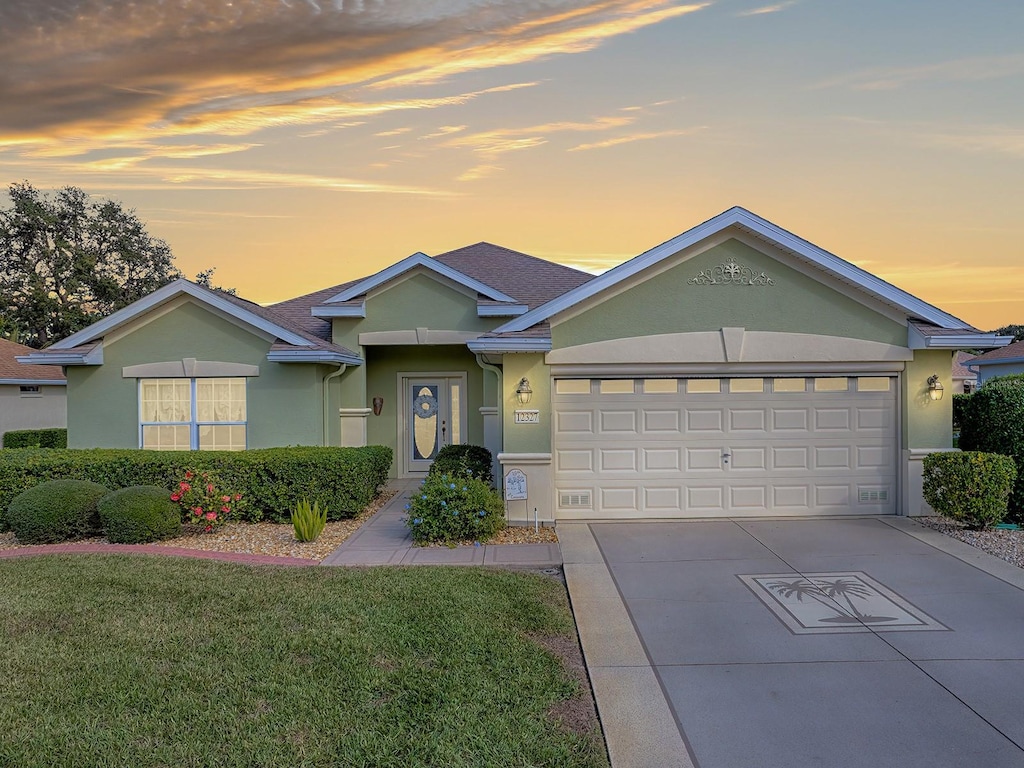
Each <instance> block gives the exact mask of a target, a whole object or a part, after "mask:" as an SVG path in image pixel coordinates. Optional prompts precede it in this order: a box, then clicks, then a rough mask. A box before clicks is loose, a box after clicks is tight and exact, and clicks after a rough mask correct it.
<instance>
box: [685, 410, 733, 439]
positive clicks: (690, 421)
mask: <svg viewBox="0 0 1024 768" xmlns="http://www.w3.org/2000/svg"><path fill="white" fill-rule="evenodd" d="M724 423H725V419H723V418H722V411H721V409H715V410H703V409H689V410H687V411H686V431H687V432H693V433H708V432H716V433H721V432H722V431H723V429H722V425H723V424H724Z"/></svg>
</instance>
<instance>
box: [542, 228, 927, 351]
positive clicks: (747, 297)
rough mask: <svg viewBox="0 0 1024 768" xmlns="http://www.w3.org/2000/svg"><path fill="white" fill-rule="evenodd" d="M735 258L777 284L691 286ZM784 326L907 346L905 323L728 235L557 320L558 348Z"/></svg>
mask: <svg viewBox="0 0 1024 768" xmlns="http://www.w3.org/2000/svg"><path fill="white" fill-rule="evenodd" d="M730 259H734V260H735V261H736V262H737V263H738V264H740V265H742V266H744V267H749V268H750V269H752V270H754V271H755V272H756V273H760V272H765V273H766V274H767V275H768V276H769V277H770V278H771V279H772V280H773V281H774V283H775V284H774V285H765V286H761V285H755V286H741V285H692V284H690V283H689V282H688V281H689V280H690V279H691V278H694V277H696V276H697V275H698V274H699V273H700V271H701V270H705V269H711V268H713V267H716V266H719V265H721V264H723V263H725V262H727V261H729V260H730ZM723 327H732V328H746V329H747V330H748V331H779V332H788V333H814V334H821V335H824V336H844V337H849V338H856V339H865V340H868V341H878V342H883V343H886V344H899V345H905V344H906V343H907V328H906V325H904V324H900V323H896V322H893V321H892V320H890V319H888V318H886V317H884V316H883V315H880V314H878V313H877V312H875V311H873V310H871V309H869V308H868V307H866V306H864V305H863V304H860V303H859V302H856V301H854V300H853V299H851V298H849V297H847V296H845V295H843V294H841V293H839V292H838V291H834V290H832V289H830V288H827V287H825V286H824V285H822V284H821V283H819V282H818V281H816V280H813V279H811V278H810V277H807V276H806V275H804V274H802V273H800V272H797V271H796V270H793V269H790V268H789V267H786V266H784V265H783V264H782V263H780V262H779V261H776V260H775V259H774V258H772V257H770V256H767V255H765V254H764V253H761V252H760V251H758V250H756V249H754V248H751V247H750V246H748V245H746V244H744V243H741V242H740V241H738V240H728V241H726V242H724V243H722V244H721V245H717V246H715V247H714V248H711V249H709V250H708V251H706V252H704V253H702V254H699V255H697V256H694V257H693V258H692V259H689V260H688V261H685V262H683V263H681V264H679V265H678V266H675V267H672V268H671V269H669V270H667V271H665V272H663V273H661V274H660V275H657V276H655V277H653V278H651V279H649V280H646V281H645V282H643V283H640V284H638V285H636V286H634V287H633V288H630V289H629V290H626V291H624V292H623V293H620V294H618V295H616V296H612V297H610V298H608V299H607V300H605V301H603V302H601V303H600V304H598V305H596V306H594V307H592V308H591V309H589V310H587V311H585V312H583V313H581V314H579V315H577V316H575V317H572V318H570V319H568V320H565V321H564V322H557V321H556V324H555V325H554V326H553V327H552V343H553V345H554V348H555V349H562V348H564V347H572V346H576V345H578V344H588V343H591V342H595V341H604V340H607V339H623V338H630V337H633V336H650V335H655V334H662V333H687V332H693V331H717V330H718V329H720V328H723Z"/></svg>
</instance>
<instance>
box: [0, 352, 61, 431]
mask: <svg viewBox="0 0 1024 768" xmlns="http://www.w3.org/2000/svg"><path fill="white" fill-rule="evenodd" d="M33 352H35V350H34V349H32V348H31V347H26V346H24V345H22V344H15V343H14V342H13V341H8V340H7V339H0V438H2V437H3V434H4V432H11V431H14V430H18V429H48V428H51V427H63V426H65V425H66V424H67V393H66V390H67V387H66V386H65V384H66V382H65V380H64V374H63V372H62V371H61V370H60V368H54V367H52V366H48V365H21V364H19V363H18V360H17V358H18V357H23V356H25V355H30V354H32V353H33Z"/></svg>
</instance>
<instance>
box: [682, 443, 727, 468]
mask: <svg viewBox="0 0 1024 768" xmlns="http://www.w3.org/2000/svg"><path fill="white" fill-rule="evenodd" d="M686 469H687V470H689V471H691V472H695V471H701V470H716V471H719V472H720V471H722V469H723V467H722V449H721V448H687V449H686Z"/></svg>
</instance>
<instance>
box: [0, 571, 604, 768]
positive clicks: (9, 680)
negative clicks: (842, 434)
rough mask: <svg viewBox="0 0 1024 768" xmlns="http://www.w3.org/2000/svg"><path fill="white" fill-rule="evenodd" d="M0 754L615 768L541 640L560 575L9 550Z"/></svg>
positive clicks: (13, 761) (105, 759)
mask: <svg viewBox="0 0 1024 768" xmlns="http://www.w3.org/2000/svg"><path fill="white" fill-rule="evenodd" d="M0 594H3V595H4V598H3V602H2V607H0V644H2V647H3V653H2V654H0V723H2V727H0V765H17V766H22V767H27V766H47V768H54V767H57V766H76V768H78V767H87V766H103V767H104V768H106V767H108V766H110V767H113V766H133V767H135V766H139V767H144V766H260V767H261V768H262V767H264V766H289V767H290V768H291V767H295V768H299V767H302V766H345V767H346V768H348V767H349V766H351V767H353V768H358V767H359V766H367V767H369V766H381V767H382V768H386V767H387V766H402V768H407V767H409V766H453V767H457V766H503V767H504V766H510V767H514V766H545V767H547V766H607V759H606V757H605V755H604V751H603V744H602V742H601V741H600V737H599V735H598V734H597V732H596V730H592V731H591V732H589V733H586V734H583V733H574V732H573V731H572V730H571V729H570V728H567V727H565V726H564V725H563V724H561V723H560V722H559V721H558V720H557V718H555V717H553V716H552V714H551V712H553V711H558V709H559V707H561V706H564V705H565V702H567V701H571V700H572V699H574V697H577V696H579V695H581V694H584V695H588V696H589V692H585V691H581V690H580V686H579V684H578V683H577V682H576V680H575V679H574V678H573V677H572V675H570V674H568V673H567V672H566V669H565V668H564V666H563V665H562V663H561V661H560V660H559V659H557V658H555V657H554V656H553V655H551V654H549V653H548V652H546V651H544V650H543V649H542V647H541V646H540V645H539V644H538V643H537V642H534V641H533V640H531V639H530V638H531V637H537V638H541V639H551V638H557V637H558V636H563V637H564V636H568V635H570V634H571V633H572V632H573V631H574V630H573V625H572V618H571V616H570V614H569V611H568V606H567V601H566V598H565V592H564V588H563V587H562V585H561V584H560V583H558V582H557V581H554V580H551V579H545V578H543V577H540V576H536V575H533V574H519V573H511V572H502V571H487V570H480V569H440V568H437V569H435V568H407V569H385V568H375V569H368V570H347V569H346V570H342V569H331V568H310V569H283V568H252V567H247V566H238V565H232V564H227V563H216V562H206V561H193V560H175V559H170V558H168V559H164V558H145V557H127V556H120V555H118V556H106V555H93V556H75V557H68V556H64V557H36V558H28V559H24V560H17V561H6V562H3V561H0Z"/></svg>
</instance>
